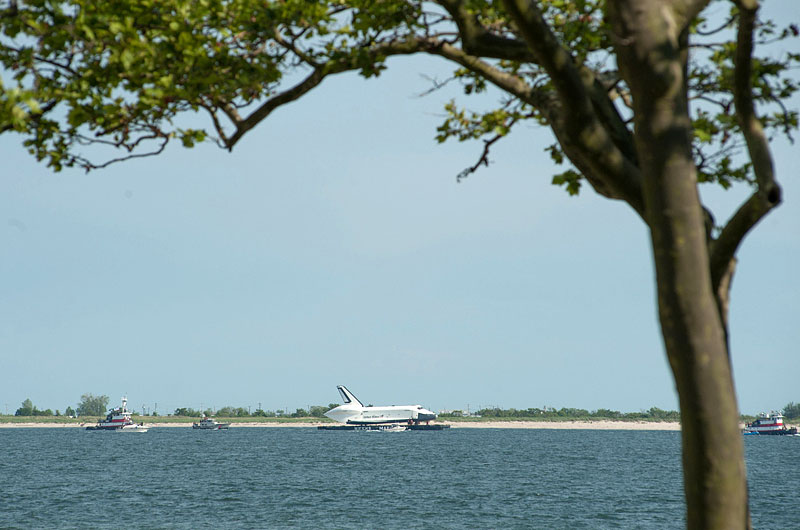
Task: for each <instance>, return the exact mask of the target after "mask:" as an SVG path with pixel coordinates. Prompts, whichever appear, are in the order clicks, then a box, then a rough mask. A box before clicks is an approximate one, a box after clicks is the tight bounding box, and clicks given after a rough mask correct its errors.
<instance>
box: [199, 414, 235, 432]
mask: <svg viewBox="0 0 800 530" xmlns="http://www.w3.org/2000/svg"><path fill="white" fill-rule="evenodd" d="M230 426H231V424H230V423H220V422H218V421H217V420H214V419H212V418H209V417H208V416H203V419H202V420H200V422H199V423H192V429H207V430H213V431H218V430H220V429H227V428H228V427H230Z"/></svg>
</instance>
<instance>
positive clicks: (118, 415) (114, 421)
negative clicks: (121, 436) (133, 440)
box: [86, 397, 147, 432]
mask: <svg viewBox="0 0 800 530" xmlns="http://www.w3.org/2000/svg"><path fill="white" fill-rule="evenodd" d="M127 404H128V398H126V397H124V398H122V406H121V407H117V408H115V409H112V410H111V411H109V413H108V416H106V419H104V420H100V421H98V422H97V425H90V426H88V427H86V430H87V431H117V432H147V427H145V426H144V423H134V422H133V420H131V412H130V411H129V410H128V409H127V408H126V406H127Z"/></svg>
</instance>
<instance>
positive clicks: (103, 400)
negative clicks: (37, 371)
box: [14, 393, 800, 421]
mask: <svg viewBox="0 0 800 530" xmlns="http://www.w3.org/2000/svg"><path fill="white" fill-rule="evenodd" d="M108 401H109V398H108V396H95V395H93V394H91V393H86V394H83V395H82V396H81V400H80V402H79V403H78V404H77V406H76V408H75V409H73V408H72V407H71V406H68V407H67V408H66V409H65V410H64V413H63V414H62V413H61V411H60V410H56V411H55V412H53V411H52V410H51V409H44V410H41V409H39V408H37V407H36V405H34V404H33V402H32V401H31V400H30V399H26V400H25V401H23V402H22V406H21V407H20V408H18V409H17V410H16V412H15V413H14V415H15V416H62V415H63V416H68V417H77V416H103V415H105V414H106V410H107V409H108ZM337 406H339V405H338V403H329V404H328V405H327V406H325V405H311V406H309V408H308V409H303V408H299V409H296V410H295V411H294V412H289V411H288V410H274V411H273V410H263V409H261V408H260V407H259V408H257V409H256V410H254V411H252V412H251V411H250V409H249V408H245V407H232V406H225V407H222V408H219V409H216V410H212V409H210V408H207V409H205V410H202V411H201V410H196V409H193V408H191V407H178V408H176V409H175V411H174V412H173V413H172V414H166V415H167V416H178V417H188V418H199V417H202V416H204V415H205V416H209V417H211V416H216V417H224V418H258V417H261V418H309V417H310V418H322V417H323V416H324V415H325V413H326V412H327V411H329V410H331V409H332V408H335V407H337ZM782 411H783V415H784V417H785V418H786V420H795V419H798V418H800V403H794V402H789V403H788V404H787V405H786V406H785V407H783V409H782ZM133 414H134V415H137V416H138V415H139V414H138V413H136V412H134V413H133ZM150 415H151V416H158V415H159V414H158V413H157V412H152V413H151V414H150ZM465 416H471V417H482V418H498V419H507V418H530V419H552V420H560V419H567V418H569V419H601V418H602V419H613V420H623V421H635V420H655V421H680V419H681V416H680V412H678V411H676V410H662V409H660V408H658V407H651V408H650V409H648V410H642V411H639V412H620V411H617V410H610V409H604V408H601V409H596V410H591V411H590V410H587V409H579V408H570V407H562V408H560V409H556V408H553V407H544V408H541V409H540V408H527V409H516V408H510V409H501V408H499V407H487V408H482V409H480V410H478V411H476V412H474V413H465V412H464V411H461V410H452V411H447V412H442V413H440V414H439V417H441V418H459V417H465Z"/></svg>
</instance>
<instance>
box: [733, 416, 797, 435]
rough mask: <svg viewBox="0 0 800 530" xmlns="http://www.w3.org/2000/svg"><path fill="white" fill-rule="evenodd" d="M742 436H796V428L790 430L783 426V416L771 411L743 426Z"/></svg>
mask: <svg viewBox="0 0 800 530" xmlns="http://www.w3.org/2000/svg"><path fill="white" fill-rule="evenodd" d="M744 434H772V435H775V434H777V435H781V434H782V435H794V436H796V435H797V427H792V428H791V429H790V428H788V427H786V425H784V424H783V414H782V413H780V412H775V411H772V412H770V413H769V415H767V413H766V412H762V413H761V414H759V415H758V418H756V420H755V421H753V422H751V423H747V424H745V426H744Z"/></svg>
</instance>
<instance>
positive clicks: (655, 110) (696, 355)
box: [609, 0, 749, 530]
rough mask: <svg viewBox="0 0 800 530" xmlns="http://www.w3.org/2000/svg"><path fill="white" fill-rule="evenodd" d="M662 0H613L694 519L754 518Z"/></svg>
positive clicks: (672, 21)
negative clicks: (750, 512) (748, 502)
mask: <svg viewBox="0 0 800 530" xmlns="http://www.w3.org/2000/svg"><path fill="white" fill-rule="evenodd" d="M665 4H666V3H665V2H662V1H647V0H618V1H616V2H610V5H609V15H610V17H611V19H612V24H613V25H614V30H615V34H616V35H615V37H616V38H617V39H618V44H617V51H618V55H617V56H618V61H619V65H620V69H621V70H622V73H623V76H624V77H625V79H626V80H627V82H628V84H629V86H630V88H631V92H632V95H633V103H634V114H635V141H636V147H637V151H638V153H639V162H640V167H641V170H642V174H643V176H644V179H645V184H644V194H645V211H646V219H647V222H648V225H649V227H650V233H651V239H652V245H653V258H654V261H655V269H656V276H657V283H658V308H659V317H660V321H661V331H662V335H663V337H664V344H665V347H666V352H667V357H668V359H669V363H670V366H671V368H672V372H673V375H674V377H675V383H676V387H677V390H678V397H679V401H680V410H681V424H682V429H681V436H682V442H683V470H684V488H685V496H686V504H687V526H688V528H690V529H704V530H711V529H726V530H729V529H744V528H747V527H749V512H748V509H747V484H746V474H745V467H744V449H743V442H742V435H741V432H740V430H739V414H738V409H737V405H736V395H735V391H734V386H733V375H732V370H731V365H730V361H729V357H728V350H727V340H726V333H725V329H724V325H723V322H722V319H721V315H720V310H719V306H718V304H717V300H716V297H715V293H714V290H713V288H712V282H711V273H710V266H709V256H708V243H707V239H706V232H705V226H704V218H703V211H702V207H701V204H700V199H699V195H698V190H697V175H696V169H695V166H694V162H693V158H692V150H691V134H692V128H691V121H690V119H689V111H688V101H687V97H686V72H685V68H686V51H687V46H686V41H685V34H683V33H682V32H681V31H680V29H679V28H681V27H683V24H682V21H681V20H680V18H679V13H678V14H676V13H675V12H671V11H670V10H669V9H668V8H667V7H666V6H665Z"/></svg>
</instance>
